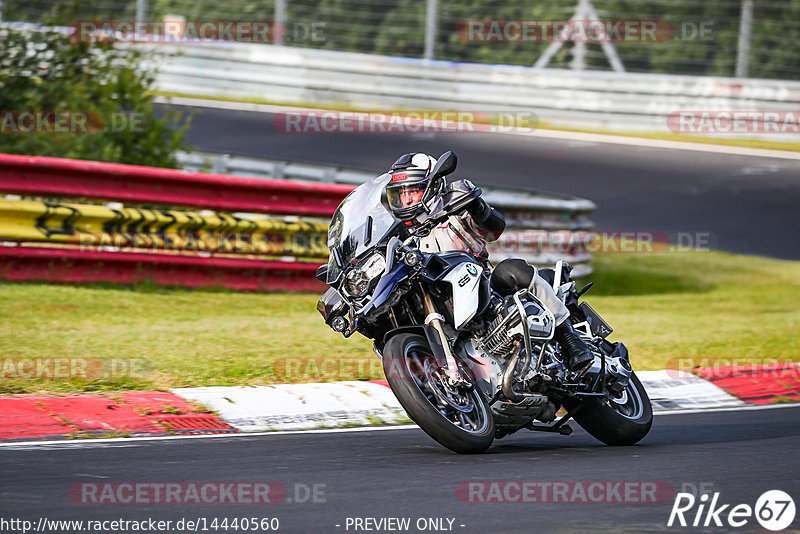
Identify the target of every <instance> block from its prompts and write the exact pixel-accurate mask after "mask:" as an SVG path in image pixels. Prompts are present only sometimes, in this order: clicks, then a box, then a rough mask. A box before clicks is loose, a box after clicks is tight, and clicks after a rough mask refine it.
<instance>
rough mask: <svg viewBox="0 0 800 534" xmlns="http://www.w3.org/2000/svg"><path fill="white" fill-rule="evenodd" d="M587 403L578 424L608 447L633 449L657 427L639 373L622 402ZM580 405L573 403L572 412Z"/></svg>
mask: <svg viewBox="0 0 800 534" xmlns="http://www.w3.org/2000/svg"><path fill="white" fill-rule="evenodd" d="M585 402H586V406H584V407H583V408H581V410H580V411H579V412H578V413H576V414H575V421H577V422H578V424H579V425H581V426H582V427H583V428H584V430H586V431H587V432H588V433H589V434H591V435H592V436H594V437H595V438H597V439H599V440H600V441H602V442H603V443H605V444H606V445H633V444H634V443H637V442H639V441H640V440H641V439H642V438H644V437H645V436H646V435H647V433H648V432H650V427H651V426H653V407H652V406H651V404H650V397H648V396H647V392H646V391H645V389H644V386H642V383H641V382H640V381H639V379H638V378H637V377H636V373H632V374H631V378H630V381H629V382H628V387H626V388H625V390H624V391H623V394H622V396H621V397H620V398H618V399H614V398H611V399H609V401H608V404H604V403H603V402H602V401H601V400H599V399H589V400H587V401H585ZM578 404H579V401H571V402H570V403H569V405H568V409H570V410H572V409H574V408H575V407H576V406H577V405H578Z"/></svg>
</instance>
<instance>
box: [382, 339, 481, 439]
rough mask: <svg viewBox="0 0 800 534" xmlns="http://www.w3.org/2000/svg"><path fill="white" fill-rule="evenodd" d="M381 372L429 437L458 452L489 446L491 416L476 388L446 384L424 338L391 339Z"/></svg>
mask: <svg viewBox="0 0 800 534" xmlns="http://www.w3.org/2000/svg"><path fill="white" fill-rule="evenodd" d="M383 372H384V374H385V375H386V380H387V381H388V382H389V386H390V387H391V388H392V392H393V393H394V395H395V396H396V397H397V400H398V401H400V404H401V405H402V406H403V408H404V409H405V411H406V413H408V416H409V417H410V418H411V419H412V420H413V421H414V422H415V423H417V424H418V425H419V427H420V428H421V429H422V430H424V431H425V433H426V434H428V435H429V436H430V437H432V438H433V439H435V440H436V441H438V442H439V443H441V444H442V445H444V446H445V447H447V448H448V449H450V450H451V451H454V452H457V453H462V454H470V453H479V452H483V451H485V450H486V449H488V448H489V446H491V444H492V441H494V434H495V427H494V417H493V416H492V411H491V409H490V408H489V403H488V402H487V401H486V398H485V397H484V396H483V394H482V393H481V391H480V388H478V387H477V386H473V387H471V388H469V389H467V388H458V390H454V389H452V388H449V387H448V386H447V384H446V383H444V382H443V381H442V380H441V377H442V371H441V369H440V368H439V366H438V364H437V361H436V358H434V356H433V351H432V350H431V348H430V345H429V344H428V340H427V339H426V338H425V337H423V336H420V335H417V334H398V335H396V336H394V337H393V338H391V339H390V340H389V342H388V343H386V346H385V347H384V349H383ZM462 372H465V373H468V372H469V369H466V368H462Z"/></svg>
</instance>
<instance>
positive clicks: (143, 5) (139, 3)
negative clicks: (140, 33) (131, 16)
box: [136, 0, 147, 21]
mask: <svg viewBox="0 0 800 534" xmlns="http://www.w3.org/2000/svg"><path fill="white" fill-rule="evenodd" d="M145 17H147V0H136V20H137V21H143V20H144V19H145Z"/></svg>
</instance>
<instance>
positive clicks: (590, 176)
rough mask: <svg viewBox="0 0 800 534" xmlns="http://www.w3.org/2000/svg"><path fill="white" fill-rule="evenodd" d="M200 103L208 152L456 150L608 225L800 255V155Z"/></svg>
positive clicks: (478, 178) (305, 157) (368, 159)
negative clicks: (357, 129) (326, 122)
mask: <svg viewBox="0 0 800 534" xmlns="http://www.w3.org/2000/svg"><path fill="white" fill-rule="evenodd" d="M177 109H180V110H182V111H185V110H187V109H189V108H177ZM193 109H194V110H195V111H196V112H197V114H196V115H195V117H194V120H193V122H192V125H191V128H190V130H189V133H188V137H187V140H188V142H189V143H190V144H192V145H194V146H195V147H196V148H197V149H200V150H206V151H212V152H226V153H230V154H238V155H245V156H252V157H264V158H274V159H287V160H298V161H307V162H315V163H322V164H331V165H341V166H345V167H350V168H361V169H364V170H369V171H374V172H375V173H376V174H378V173H379V172H383V171H385V170H386V169H387V168H388V167H389V165H390V164H391V163H392V162H393V161H394V160H395V159H396V158H397V157H398V156H399V155H401V154H403V153H406V152H415V151H422V152H428V153H431V154H434V155H438V154H441V153H442V152H444V151H445V150H448V149H453V150H455V151H456V153H457V154H458V155H459V157H460V162H459V171H458V174H457V175H458V176H461V177H467V178H471V179H473V180H474V181H475V182H476V183H478V184H484V185H496V186H506V187H520V188H526V189H534V190H540V191H551V192H558V193H570V194H574V195H577V196H580V197H583V198H588V199H590V200H593V201H594V202H595V203H596V204H597V206H598V208H597V211H596V212H595V214H594V215H593V217H592V218H593V220H594V221H595V222H596V224H597V229H598V230H605V231H653V232H655V231H660V232H666V233H669V234H671V235H673V236H674V235H675V233H677V232H689V233H692V234H695V233H704V232H709V233H711V234H712V240H711V241H712V245H713V247H712V248H718V249H721V250H727V251H732V252H741V253H749V254H761V255H767V256H773V257H778V258H788V259H800V247H798V246H797V244H798V243H800V225H798V224H797V222H798V217H797V206H798V205H800V160H784V159H777V158H762V157H753V156H733V155H728V154H714V153H704V152H692V151H682V150H666V149H662V148H646V147H632V146H624V145H614V144H608V143H590V142H585V141H567V140H556V139H541V138H530V137H521V136H514V135H504V134H480V133H450V134H397V133H391V134H385V133H384V134H381V133H372V134H367V133H364V134H355V133H333V134H323V133H319V134H317V133H313V134H301V133H282V132H280V131H276V129H275V127H274V124H273V122H274V115H273V114H271V113H256V112H248V111H230V110H218V109H208V108H193Z"/></svg>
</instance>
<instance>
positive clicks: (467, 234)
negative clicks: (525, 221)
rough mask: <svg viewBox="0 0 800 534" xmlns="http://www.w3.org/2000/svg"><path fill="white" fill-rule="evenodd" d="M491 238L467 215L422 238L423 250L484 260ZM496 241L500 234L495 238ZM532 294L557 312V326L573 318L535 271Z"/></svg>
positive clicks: (464, 214)
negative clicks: (487, 243)
mask: <svg viewBox="0 0 800 534" xmlns="http://www.w3.org/2000/svg"><path fill="white" fill-rule="evenodd" d="M489 237H490V234H489V233H488V232H485V231H483V230H481V229H480V228H479V226H478V224H477V223H476V222H475V221H474V219H473V217H472V215H470V214H469V213H468V212H466V211H465V212H464V213H463V214H461V215H453V216H451V217H450V218H448V219H447V221H445V222H444V223H442V224H440V225H439V226H437V227H436V228H434V229H433V230H432V231H431V233H430V234H428V235H427V236H425V237H423V238H421V239H420V242H419V249H420V250H421V251H422V252H430V253H433V252H446V251H449V250H459V251H463V252H467V253H469V254H472V255H473V256H476V257H478V258H480V259H484V260H485V259H487V258H488V253H487V251H486V241H487V239H488V238H489ZM491 237H493V239H491V240H492V241H494V240H495V239H497V238H498V237H499V234H497V235H494V236H491ZM529 288H530V290H531V293H533V294H534V296H535V297H536V298H538V299H539V300H541V301H542V303H543V304H544V305H545V306H547V308H548V309H549V310H550V311H551V312H552V313H553V316H554V317H555V320H556V324H557V325H559V324H561V323H562V322H564V320H565V319H567V318H568V317H569V310H567V307H566V306H565V305H564V303H563V302H561V300H560V299H559V298H558V297H557V296H556V294H555V291H553V288H552V286H550V284H548V283H547V281H546V280H545V279H544V278H542V277H541V276H539V272H538V271H536V270H535V268H534V275H533V280H532V281H531V283H530V286H529Z"/></svg>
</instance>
